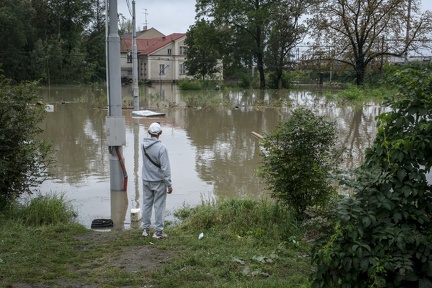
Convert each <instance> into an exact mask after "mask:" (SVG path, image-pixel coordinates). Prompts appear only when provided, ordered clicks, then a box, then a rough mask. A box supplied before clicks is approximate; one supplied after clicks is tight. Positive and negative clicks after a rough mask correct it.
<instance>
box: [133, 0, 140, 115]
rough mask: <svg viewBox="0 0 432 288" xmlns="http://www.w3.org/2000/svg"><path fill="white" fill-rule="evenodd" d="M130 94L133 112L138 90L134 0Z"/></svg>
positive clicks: (135, 106)
mask: <svg viewBox="0 0 432 288" xmlns="http://www.w3.org/2000/svg"><path fill="white" fill-rule="evenodd" d="M132 14H133V15H132V94H133V99H134V111H138V110H139V89H138V52H137V44H136V38H137V37H136V18H135V0H132Z"/></svg>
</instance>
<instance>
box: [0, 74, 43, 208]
mask: <svg viewBox="0 0 432 288" xmlns="http://www.w3.org/2000/svg"><path fill="white" fill-rule="evenodd" d="M37 100H38V96H37V94H36V87H35V83H24V84H20V85H15V86H12V85H11V81H10V80H8V79H6V78H5V77H4V76H0V131H2V133H1V134H0V209H3V208H4V207H5V205H6V204H8V203H10V202H12V201H14V200H16V199H17V198H18V197H19V196H20V195H21V194H23V193H26V192H30V191H31V190H30V189H31V187H33V186H36V185H38V184H39V183H41V181H42V179H43V177H44V176H45V173H46V170H45V168H46V165H48V162H49V161H48V158H47V154H48V151H49V145H47V144H46V143H45V142H44V141H42V140H39V139H37V136H38V135H39V134H40V133H41V132H42V130H41V129H40V127H39V123H40V122H41V121H42V119H43V117H44V115H45V114H44V113H45V110H44V107H43V105H41V106H39V105H35V104H36V101H37ZM32 103H33V105H32Z"/></svg>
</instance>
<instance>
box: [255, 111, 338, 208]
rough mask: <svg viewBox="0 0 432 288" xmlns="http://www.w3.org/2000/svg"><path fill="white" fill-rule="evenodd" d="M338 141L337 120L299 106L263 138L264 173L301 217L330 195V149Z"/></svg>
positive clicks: (277, 195) (271, 186)
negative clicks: (308, 208) (310, 207)
mask: <svg viewBox="0 0 432 288" xmlns="http://www.w3.org/2000/svg"><path fill="white" fill-rule="evenodd" d="M335 142H336V126H335V123H334V122H330V121H327V120H325V119H324V117H321V116H316V115H314V114H313V113H312V111H310V110H308V109H305V108H298V109H296V110H294V111H293V113H292V115H291V116H290V117H289V118H288V119H287V120H286V121H284V122H282V123H281V124H279V125H278V126H277V127H276V129H275V131H273V132H272V133H271V134H269V135H267V137H266V138H265V139H264V140H263V148H264V153H263V160H262V163H261V167H260V173H259V174H260V176H262V177H263V178H264V179H265V180H266V182H267V183H268V185H269V189H270V191H271V193H272V197H274V198H276V199H278V200H279V201H281V202H282V203H284V204H287V205H289V206H290V207H291V208H293V209H294V210H295V211H296V212H297V214H298V215H299V216H300V215H301V214H303V212H304V211H305V209H306V208H307V207H308V206H314V205H319V204H323V203H325V202H326V201H327V199H328V197H329V196H330V195H331V193H332V191H333V189H332V187H331V185H330V179H329V176H330V171H331V170H332V168H333V167H335V166H336V165H334V163H332V161H330V159H331V148H332V147H333V146H334V145H335Z"/></svg>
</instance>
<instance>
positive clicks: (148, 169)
mask: <svg viewBox="0 0 432 288" xmlns="http://www.w3.org/2000/svg"><path fill="white" fill-rule="evenodd" d="M141 148H142V149H141V152H142V158H143V168H142V179H143V180H144V181H164V182H165V185H166V186H167V187H171V186H172V182H171V167H170V161H169V158H168V150H167V149H166V147H165V145H164V144H162V142H161V141H160V140H158V139H156V138H144V140H143V144H142V147H141ZM144 148H145V150H146V152H147V154H148V156H149V157H150V158H151V159H152V160H153V162H155V163H156V164H158V165H160V168H159V167H157V166H156V165H154V164H153V163H152V162H151V161H150V160H149V159H148V158H147V156H146V155H145V154H144Z"/></svg>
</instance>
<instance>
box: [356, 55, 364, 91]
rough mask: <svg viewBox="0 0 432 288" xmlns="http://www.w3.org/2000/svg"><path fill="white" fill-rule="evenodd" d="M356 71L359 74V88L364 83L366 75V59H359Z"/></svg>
mask: <svg viewBox="0 0 432 288" xmlns="http://www.w3.org/2000/svg"><path fill="white" fill-rule="evenodd" d="M355 70H356V74H357V86H361V85H363V83H364V80H365V73H366V63H365V62H364V59H357V63H356V68H355Z"/></svg>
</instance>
